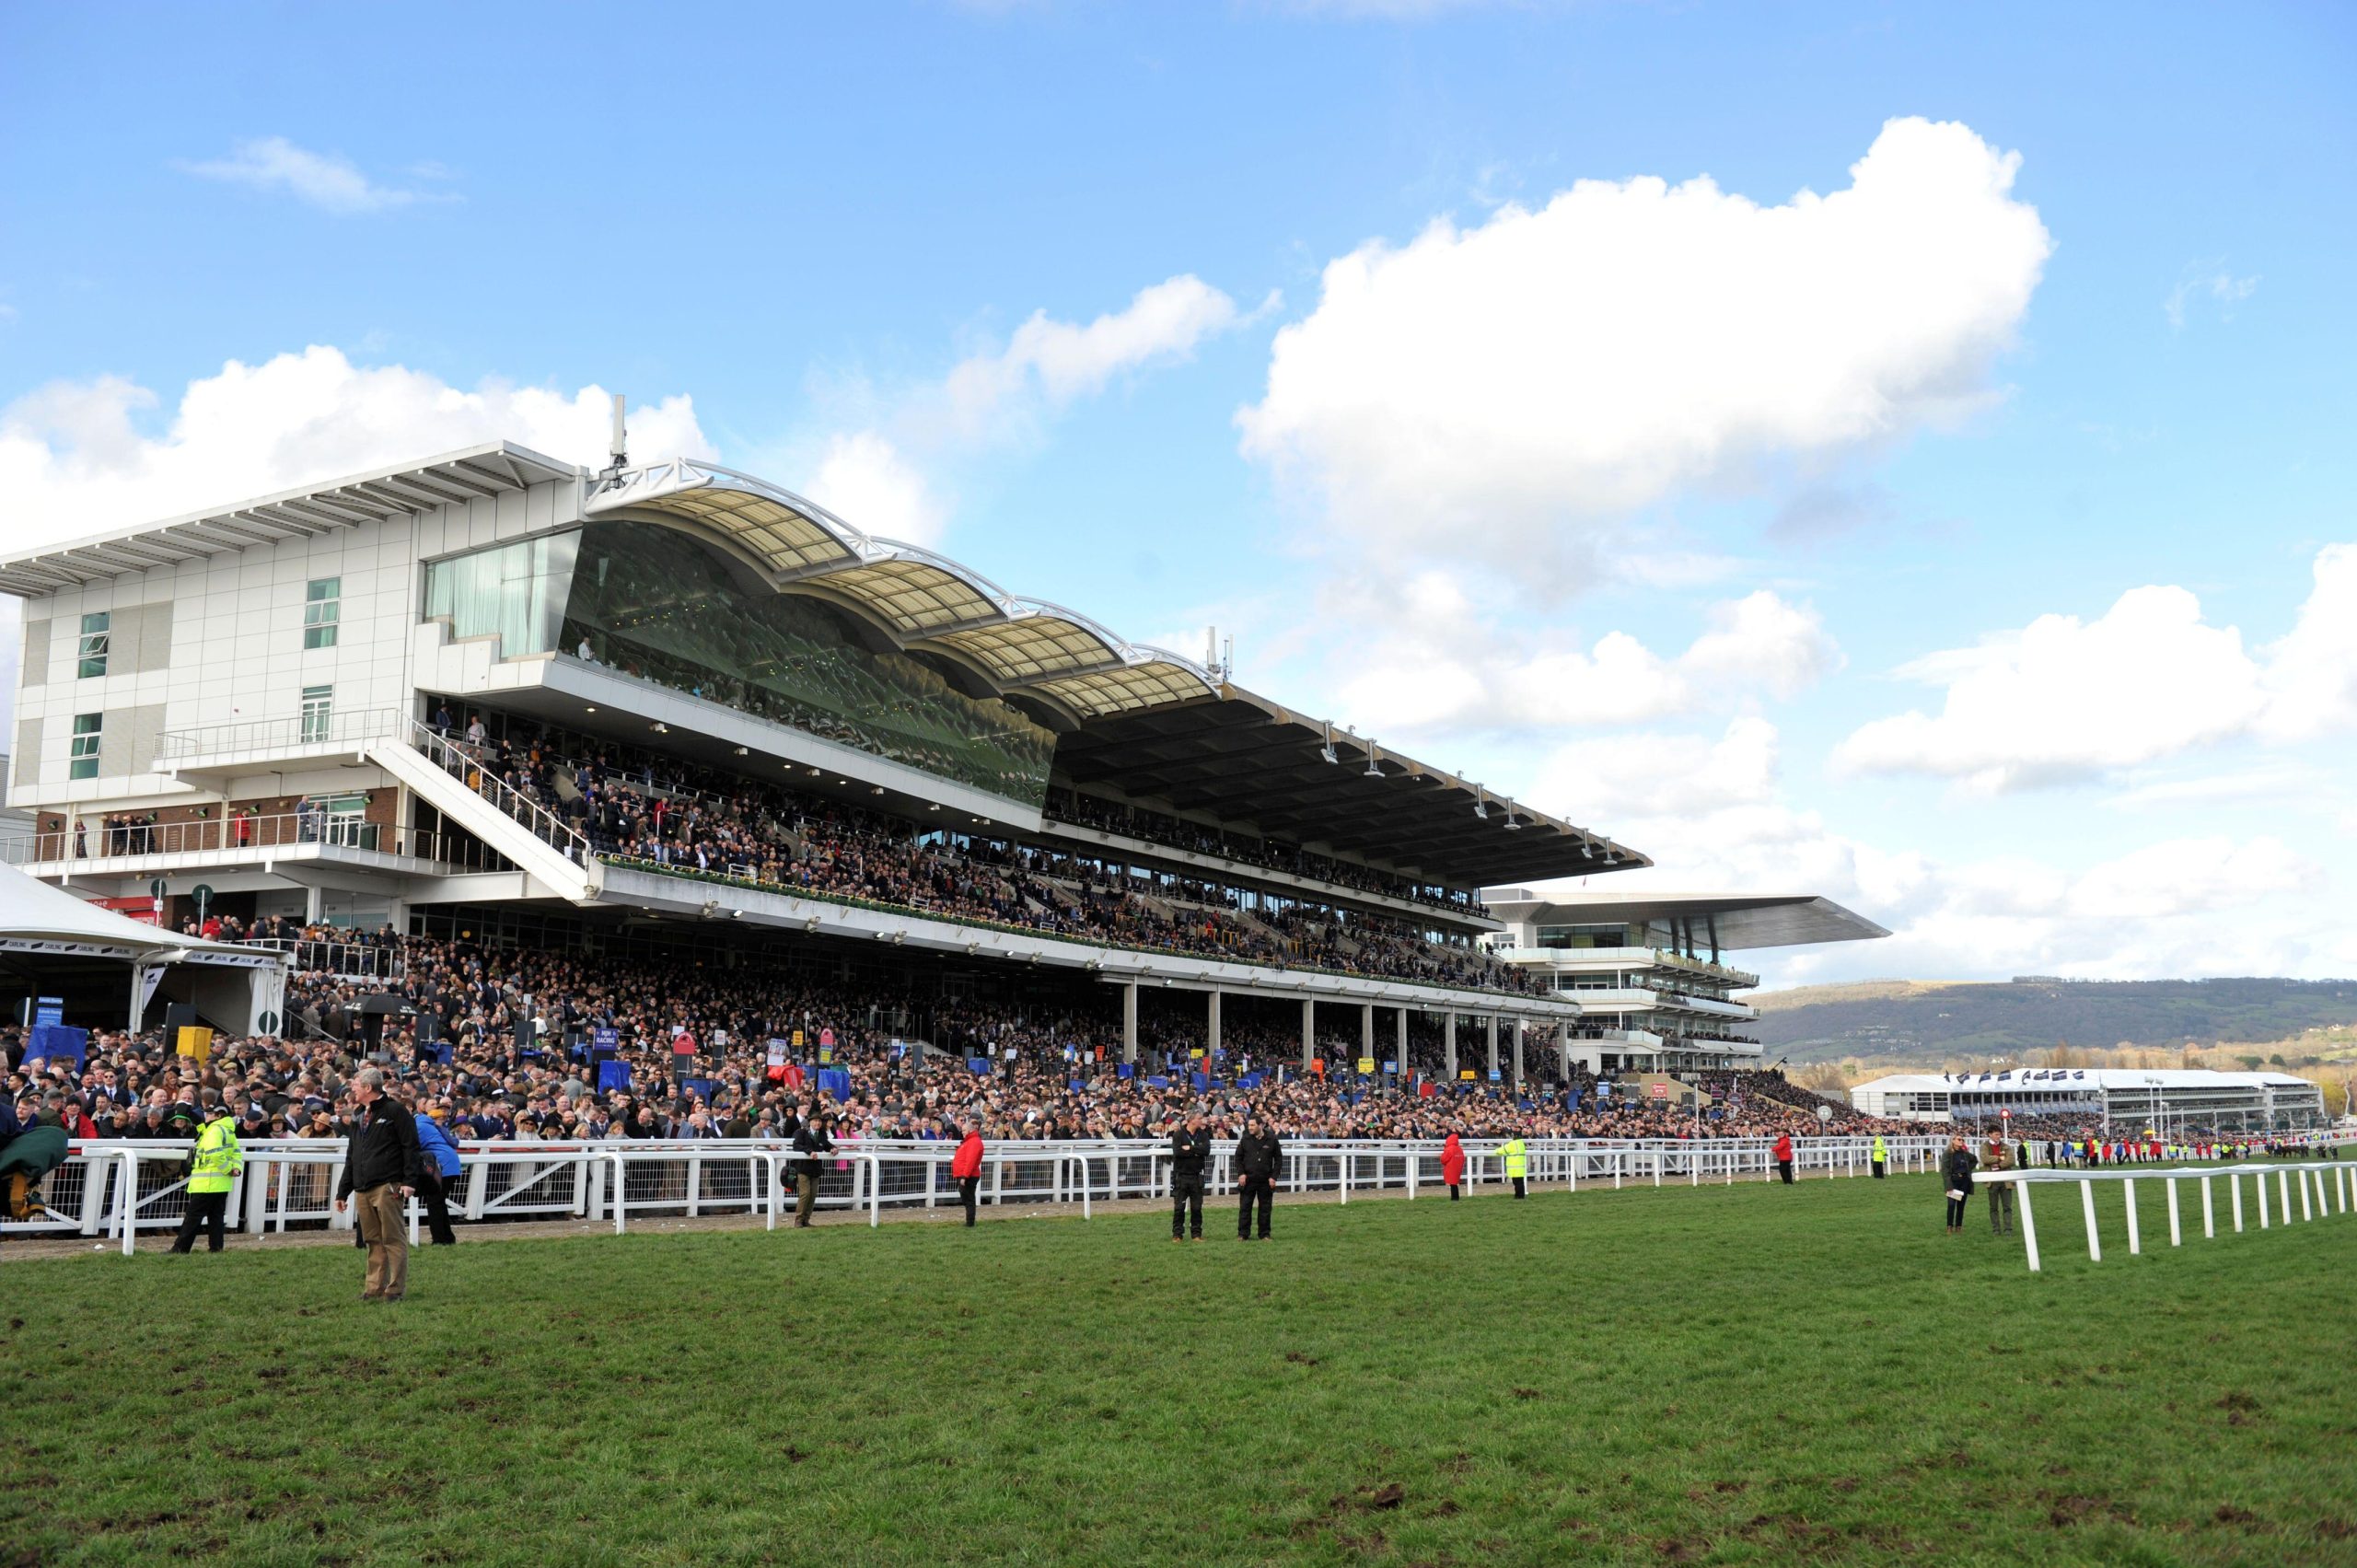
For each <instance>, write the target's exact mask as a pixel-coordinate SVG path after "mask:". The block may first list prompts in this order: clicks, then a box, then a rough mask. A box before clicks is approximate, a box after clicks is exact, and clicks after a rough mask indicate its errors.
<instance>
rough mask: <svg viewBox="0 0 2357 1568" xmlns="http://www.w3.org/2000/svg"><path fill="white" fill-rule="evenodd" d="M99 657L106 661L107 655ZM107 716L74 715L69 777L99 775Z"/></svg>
mask: <svg viewBox="0 0 2357 1568" xmlns="http://www.w3.org/2000/svg"><path fill="white" fill-rule="evenodd" d="M105 659H106V656H105V655H103V654H101V655H99V662H100V663H104V662H105ZM101 673H103V671H101ZM105 718H106V715H105V714H75V715H74V745H73V747H72V749H70V750H68V751H67V752H66V754H65V755H66V758H67V760H68V761H70V763H71V764H72V765H71V766H70V767H68V768H67V769H66V770H65V776H66V777H67V778H69V779H94V778H97V777H98V776H99V726H100V724H101V723H103V722H104V720H105Z"/></svg>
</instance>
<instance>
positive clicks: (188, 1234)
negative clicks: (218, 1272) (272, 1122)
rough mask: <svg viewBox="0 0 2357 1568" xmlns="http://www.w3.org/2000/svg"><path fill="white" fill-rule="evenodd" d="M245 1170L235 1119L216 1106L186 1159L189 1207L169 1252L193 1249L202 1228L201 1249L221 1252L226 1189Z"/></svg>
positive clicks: (227, 1191)
mask: <svg viewBox="0 0 2357 1568" xmlns="http://www.w3.org/2000/svg"><path fill="white" fill-rule="evenodd" d="M245 1168H246V1151H245V1149H244V1147H243V1145H241V1144H239V1143H238V1124H237V1119H236V1118H235V1117H232V1116H231V1115H230V1114H229V1108H228V1107H227V1106H226V1105H216V1106H215V1107H214V1108H213V1114H212V1116H211V1118H210V1119H209V1120H207V1121H206V1122H205V1123H204V1127H203V1131H202V1132H198V1133H197V1135H196V1151H195V1152H194V1153H193V1154H192V1155H190V1156H189V1162H188V1208H187V1209H186V1210H185V1211H184V1212H183V1213H182V1214H180V1234H179V1235H178V1236H176V1237H173V1238H172V1250H173V1251H175V1252H188V1251H191V1250H192V1249H194V1248H195V1246H196V1233H197V1229H198V1227H199V1226H203V1229H204V1233H205V1236H204V1249H205V1250H206V1251H207V1252H218V1251H220V1250H221V1246H222V1238H221V1228H222V1223H223V1221H224V1219H225V1218H226V1216H227V1214H228V1209H229V1189H230V1188H231V1187H232V1186H233V1185H235V1184H236V1182H237V1179H238V1172H239V1171H241V1170H243V1169H245Z"/></svg>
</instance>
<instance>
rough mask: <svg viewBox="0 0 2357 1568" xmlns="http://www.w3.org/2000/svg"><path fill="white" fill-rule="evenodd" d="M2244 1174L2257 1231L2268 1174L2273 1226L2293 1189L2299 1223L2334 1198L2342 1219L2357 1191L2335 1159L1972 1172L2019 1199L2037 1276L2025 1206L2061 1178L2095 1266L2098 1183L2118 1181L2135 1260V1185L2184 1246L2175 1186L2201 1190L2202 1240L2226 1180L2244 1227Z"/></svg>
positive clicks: (2356, 1182)
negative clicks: (2073, 1194) (2163, 1213)
mask: <svg viewBox="0 0 2357 1568" xmlns="http://www.w3.org/2000/svg"><path fill="white" fill-rule="evenodd" d="M2340 1142H2341V1140H2338V1139H2336V1140H2335V1141H2334V1146H2335V1147H2336V1148H2337V1147H2338V1146H2339V1144H2340ZM2270 1176H2271V1177H2273V1178H2274V1179H2275V1203H2274V1206H2273V1213H2274V1219H2273V1222H2272V1223H2273V1224H2274V1225H2290V1224H2291V1223H2292V1194H2293V1192H2294V1191H2297V1192H2298V1193H2299V1195H2300V1199H2299V1202H2300V1218H2301V1219H2302V1220H2304V1221H2308V1220H2314V1219H2316V1217H2317V1216H2318V1215H2319V1214H2332V1213H2334V1212H2335V1210H2334V1207H2333V1203H2334V1200H2335V1199H2336V1198H2337V1199H2338V1200H2339V1202H2340V1208H2339V1211H2338V1212H2339V1213H2341V1214H2347V1213H2348V1212H2349V1206H2350V1199H2351V1193H2352V1192H2357V1168H2352V1167H2351V1166H2350V1165H2345V1164H2342V1163H2341V1162H2340V1161H2339V1160H2337V1159H2336V1160H2331V1161H2325V1160H2301V1161H2292V1160H2270V1161H2268V1162H2267V1163H2265V1164H2263V1165H2227V1166H2176V1167H2165V1168H2159V1169H2155V1168H2153V1167H2125V1166H2112V1167H2106V1168H2101V1169H2094V1170H2071V1169H2067V1168H2061V1167H2040V1168H2036V1169H2030V1170H1998V1171H1988V1172H1984V1173H1981V1174H1980V1175H1977V1176H1976V1177H1975V1178H1974V1180H1975V1182H1976V1183H1977V1184H1978V1185H1980V1186H1984V1187H1985V1186H1991V1185H1996V1184H2000V1183H2009V1184H2011V1185H2012V1186H2013V1188H2014V1191H2015V1192H2016V1194H2017V1195H2018V1197H2019V1200H2020V1208H2021V1215H2022V1250H2023V1252H2024V1253H2025V1254H2026V1256H2027V1258H2028V1260H2029V1267H2030V1272H2032V1273H2037V1272H2039V1271H2040V1270H2041V1269H2042V1268H2043V1267H2044V1265H2043V1264H2042V1263H2041V1262H2040V1260H2039V1258H2038V1216H2037V1215H2036V1214H2035V1213H2033V1209H2034V1205H2033V1203H2032V1202H2031V1201H2030V1193H2031V1192H2032V1191H2035V1190H2037V1189H2038V1188H2040V1187H2051V1186H2054V1185H2056V1184H2058V1183H2061V1182H2065V1181H2075V1182H2077V1183H2078V1184H2079V1209H2080V1213H2081V1214H2084V1216H2085V1219H2086V1225H2087V1260H2088V1261H2090V1262H2096V1263H2100V1262H2102V1261H2103V1237H2101V1236H2100V1235H2099V1234H2098V1233H2097V1231H2096V1182H2098V1181H2104V1182H2110V1181H2117V1182H2119V1183H2120V1184H2121V1187H2122V1190H2123V1193H2124V1196H2125V1197H2126V1199H2127V1204H2128V1250H2129V1253H2130V1255H2131V1256H2133V1255H2135V1254H2138V1253H2141V1252H2142V1251H2143V1250H2144V1233H2143V1225H2142V1220H2141V1218H2140V1217H2139V1215H2138V1214H2137V1210H2136V1184H2137V1183H2138V1182H2139V1181H2157V1182H2160V1183H2161V1184H2162V1188H2163V1191H2164V1195H2165V1198H2166V1200H2167V1203H2168V1214H2169V1245H2170V1246H2171V1247H2181V1246H2183V1245H2184V1244H2185V1227H2184V1223H2183V1217H2182V1215H2181V1214H2180V1212H2179V1208H2178V1202H2177V1184H2178V1183H2179V1182H2183V1181H2191V1182H2194V1183H2196V1184H2197V1185H2198V1186H2199V1188H2200V1194H2201V1235H2202V1237H2203V1238H2204V1239H2205V1240H2207V1239H2210V1238H2212V1237H2216V1236H2217V1234H2218V1216H2217V1205H2216V1202H2215V1200H2216V1191H2215V1190H2214V1188H2213V1186H2212V1183H2214V1182H2218V1181H2223V1182H2224V1183H2225V1184H2226V1190H2227V1196H2228V1198H2229V1201H2230V1202H2231V1205H2232V1214H2233V1220H2234V1228H2235V1232H2237V1233H2239V1232H2240V1231H2241V1230H2242V1228H2243V1178H2245V1177H2251V1178H2253V1179H2254V1181H2253V1185H2254V1186H2255V1187H2256V1189H2257V1196H2258V1228H2259V1229H2261V1230H2266V1229H2269V1228H2270V1221H2269V1204H2268V1202H2267V1180H2268V1178H2269V1177H2270Z"/></svg>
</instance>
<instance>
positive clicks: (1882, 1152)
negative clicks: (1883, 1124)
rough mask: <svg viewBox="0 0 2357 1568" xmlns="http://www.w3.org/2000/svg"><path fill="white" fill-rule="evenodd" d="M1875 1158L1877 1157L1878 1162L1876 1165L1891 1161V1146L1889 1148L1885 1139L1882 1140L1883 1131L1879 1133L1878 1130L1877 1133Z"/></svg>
mask: <svg viewBox="0 0 2357 1568" xmlns="http://www.w3.org/2000/svg"><path fill="white" fill-rule="evenodd" d="M1874 1158H1875V1164H1876V1165H1887V1164H1888V1163H1890V1150H1889V1148H1888V1147H1887V1145H1886V1144H1884V1143H1883V1141H1882V1134H1881V1133H1879V1132H1877V1133H1875V1156H1874Z"/></svg>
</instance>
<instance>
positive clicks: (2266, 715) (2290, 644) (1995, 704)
mask: <svg viewBox="0 0 2357 1568" xmlns="http://www.w3.org/2000/svg"><path fill="white" fill-rule="evenodd" d="M2314 575H2315V586H2314V587H2313V589H2312V591H2311V592H2310V594H2309V597H2308V599H2307V601H2306V603H2305V605H2304V606H2303V607H2302V609H2301V610H2300V615H2299V619H2298V621H2297V623H2296V624H2295V625H2294V626H2293V630H2292V632H2291V633H2289V634H2288V635H2286V636H2285V637H2283V638H2282V640H2281V641H2279V642H2277V643H2275V644H2273V645H2270V646H2268V647H2265V648H2262V649H2261V650H2259V653H2258V656H2256V657H2255V656H2253V655H2252V654H2250V653H2249V652H2247V651H2246V649H2245V648H2244V645H2243V639H2242V633H2240V632H2238V631H2236V630H2235V628H2233V627H2231V626H2228V627H2217V626H2212V625H2209V624H2207V623H2206V622H2205V621H2203V620H2202V617H2201V605H2200V600H2198V599H2197V598H2195V597H2194V596H2193V595H2192V594H2191V593H2190V592H2189V591H2187V590H2186V589H2184V588H2181V587H2139V588H2131V589H2130V590H2129V591H2128V592H2126V593H2124V594H2122V595H2120V597H2119V600H2118V601H2117V602H2116V603H2114V604H2113V605H2112V607H2111V608H2110V609H2109V610H2107V611H2106V612H2105V613H2104V614H2103V615H2102V616H2100V617H2098V618H2097V619H2096V620H2095V621H2081V620H2080V619H2079V618H2078V617H2076V616H2073V615H2044V616H2040V617H2039V618H2038V620H2036V621H2032V622H2031V623H2030V624H2029V625H2028V626H2026V627H2025V628H2023V629H2022V630H2020V631H2018V632H2009V633H2001V634H1999V635H1996V636H1993V637H1991V638H1990V639H1988V640H1986V641H1984V642H1983V643H1981V644H1980V645H1978V646H1975V647H1970V648H1956V649H1950V650H1947V651H1945V652H1941V653H1936V654H1932V655H1929V656H1925V657H1923V658H1920V659H1917V660H1915V661H1913V662H1912V663H1910V664H1909V665H1906V666H1903V667H1901V668H1900V669H1899V670H1898V674H1899V675H1900V676H1902V677H1904V678H1907V679H1917V680H1922V681H1925V682H1928V683H1930V684H1933V685H1936V686H1941V687H1944V688H1945V691H1946V696H1945V703H1944V704H1943V706H1942V708H1941V710H1940V712H1939V713H1937V714H1927V713H1924V712H1922V711H1921V710H1915V711H1910V712H1908V713H1904V714H1896V715H1893V716H1891V717H1889V718H1883V719H1876V720H1875V721H1873V722H1871V723H1869V724H1866V725H1864V726H1861V727H1860V728H1858V729H1857V730H1856V731H1854V732H1853V733H1852V735H1851V736H1850V737H1849V738H1848V739H1847V740H1845V741H1843V742H1842V743H1841V745H1840V748H1839V749H1837V750H1836V751H1835V753H1834V759H1833V760H1834V762H1835V765H1836V767H1837V768H1838V769H1840V770H1841V771H1844V772H1853V773H1859V772H1866V773H1925V774H1930V775H1933V776H1935V777H1942V778H1952V779H1957V780H1960V781H1962V782H1963V783H1964V784H1966V785H1967V786H1968V787H1969V788H1972V789H1974V790H1976V791H1980V792H1982V793H1991V794H1993V793H1998V792H2003V791H2006V790H2013V789H2021V788H2030V787H2037V786H2039V785H2046V784H2068V783H2074V782H2081V781H2084V780H2087V779H2090V778H2094V777H2097V776H2100V775H2103V774H2106V773H2111V772H2118V771H2119V770H2122V769H2128V768H2133V767H2136V766H2139V765H2141V764H2144V763H2149V762H2154V761H2159V760H2161V759H2163V758H2166V757H2172V756H2176V755H2178V754H2180V753H2183V752H2187V751H2190V750H2193V749H2198V748H2201V747H2205V746H2210V745H2213V744H2216V743H2218V742H2220V741H2223V740H2227V739H2230V738H2258V739H2261V740H2272V741H2279V742H2289V741H2297V740H2305V739H2309V738H2315V737H2316V736H2319V735H2323V734H2326V733H2329V732H2332V731H2336V730H2342V729H2347V728H2349V727H2351V726H2357V547H2352V546H2350V545H2333V546H2330V547H2328V549H2326V550H2325V551H2323V552H2321V553H2320V554H2318V556H2317V557H2316V565H2315V573H2314Z"/></svg>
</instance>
